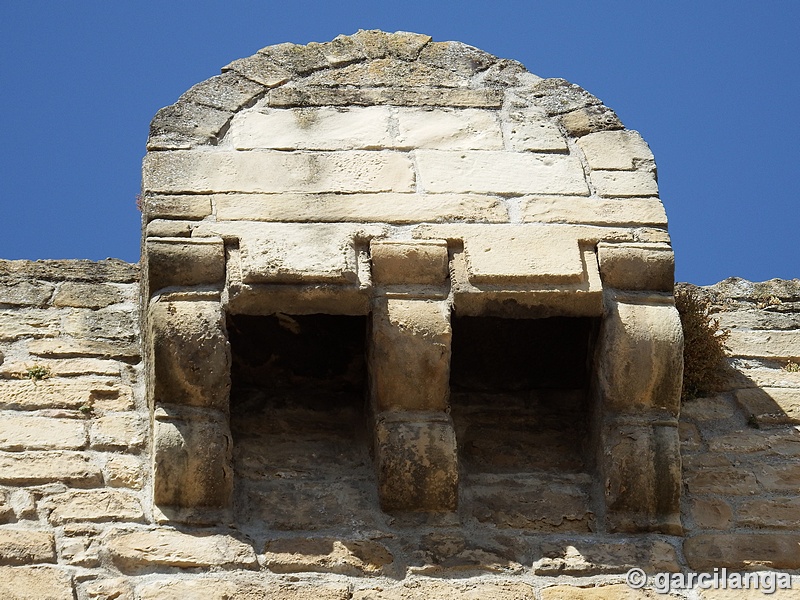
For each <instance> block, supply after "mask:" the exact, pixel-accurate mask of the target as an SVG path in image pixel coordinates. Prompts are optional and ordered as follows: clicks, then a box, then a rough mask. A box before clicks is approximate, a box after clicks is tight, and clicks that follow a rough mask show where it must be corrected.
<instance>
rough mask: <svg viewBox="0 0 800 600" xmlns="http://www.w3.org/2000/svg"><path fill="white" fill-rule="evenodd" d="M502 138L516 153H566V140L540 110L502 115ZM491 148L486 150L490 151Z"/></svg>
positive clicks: (516, 111)
mask: <svg viewBox="0 0 800 600" xmlns="http://www.w3.org/2000/svg"><path fill="white" fill-rule="evenodd" d="M503 136H504V137H505V140H506V144H507V146H508V149H509V150H514V151H516V152H525V151H531V152H567V151H568V149H567V140H565V139H564V136H563V135H561V131H559V129H558V127H557V126H556V124H555V122H554V121H552V120H550V119H547V118H545V116H544V115H543V114H542V111H541V109H532V108H514V109H512V110H510V111H508V112H507V113H505V114H504V115H503ZM490 149H491V148H487V150H490Z"/></svg>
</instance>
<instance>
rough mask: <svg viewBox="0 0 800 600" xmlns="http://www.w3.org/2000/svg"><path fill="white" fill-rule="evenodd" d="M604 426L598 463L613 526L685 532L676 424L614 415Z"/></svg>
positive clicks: (616, 529)
mask: <svg viewBox="0 0 800 600" xmlns="http://www.w3.org/2000/svg"><path fill="white" fill-rule="evenodd" d="M661 423H664V421H661ZM602 427H603V429H602V432H601V436H602V438H601V442H600V443H601V444H602V446H601V447H602V448H603V451H602V452H603V456H602V459H601V460H602V463H601V467H600V468H601V473H602V476H603V479H604V483H605V485H604V488H605V489H604V491H605V502H606V506H607V514H606V520H607V522H608V528H609V530H610V531H612V532H636V531H660V532H662V533H667V534H672V535H681V533H682V532H683V528H682V526H681V519H680V497H681V467H680V442H679V439H678V428H677V427H670V426H666V425H663V424H659V425H646V426H636V425H626V424H621V423H615V422H613V421H611V422H609V423H606V424H604V425H603V426H602Z"/></svg>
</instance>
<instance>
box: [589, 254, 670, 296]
mask: <svg viewBox="0 0 800 600" xmlns="http://www.w3.org/2000/svg"><path fill="white" fill-rule="evenodd" d="M597 259H598V262H599V264H600V277H601V278H602V280H603V284H604V285H605V286H606V287H609V288H616V289H621V290H651V291H656V292H672V289H673V288H674V286H675V255H674V254H673V252H672V247H671V246H670V245H669V244H624V243H620V244H610V243H604V242H601V243H599V244H598V245H597Z"/></svg>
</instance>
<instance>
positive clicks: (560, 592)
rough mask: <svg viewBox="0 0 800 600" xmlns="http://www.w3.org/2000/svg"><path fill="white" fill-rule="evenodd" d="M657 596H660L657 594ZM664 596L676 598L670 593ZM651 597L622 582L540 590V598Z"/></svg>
mask: <svg viewBox="0 0 800 600" xmlns="http://www.w3.org/2000/svg"><path fill="white" fill-rule="evenodd" d="M659 597H662V596H660V595H659ZM663 597H665V598H677V597H678V596H674V595H672V594H668V595H667V596H663ZM648 598H652V596H651V594H650V593H649V592H647V591H645V590H634V589H631V588H630V587H628V586H627V585H625V584H623V583H618V584H614V585H604V586H598V587H576V586H573V585H556V586H553V587H547V588H544V589H543V590H542V600H646V599H648Z"/></svg>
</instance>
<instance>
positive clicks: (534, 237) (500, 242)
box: [413, 223, 587, 285]
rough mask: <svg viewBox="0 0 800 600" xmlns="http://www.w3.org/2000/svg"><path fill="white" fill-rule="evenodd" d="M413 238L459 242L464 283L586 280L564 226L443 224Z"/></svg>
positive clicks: (420, 230) (423, 229)
mask: <svg viewBox="0 0 800 600" xmlns="http://www.w3.org/2000/svg"><path fill="white" fill-rule="evenodd" d="M413 235H414V236H415V237H420V238H422V237H425V238H430V237H435V238H442V239H447V240H458V241H462V242H463V244H464V252H465V254H466V260H467V268H468V271H469V280H470V282H472V283H474V284H476V285H478V284H499V285H502V284H507V285H508V284H512V285H513V284H519V283H533V282H539V283H547V284H551V285H552V284H564V283H579V282H583V281H586V277H587V275H586V268H585V267H584V264H583V260H582V258H581V251H580V245H579V243H578V242H579V240H578V237H577V235H576V231H575V230H574V229H572V228H570V227H563V226H560V225H499V224H498V225H476V224H472V223H470V224H444V225H431V226H420V227H419V228H418V229H417V230H415V231H414V233H413Z"/></svg>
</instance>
